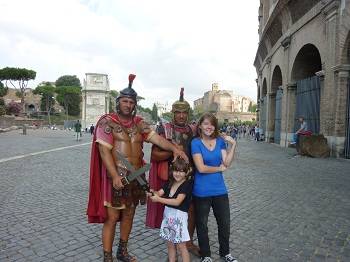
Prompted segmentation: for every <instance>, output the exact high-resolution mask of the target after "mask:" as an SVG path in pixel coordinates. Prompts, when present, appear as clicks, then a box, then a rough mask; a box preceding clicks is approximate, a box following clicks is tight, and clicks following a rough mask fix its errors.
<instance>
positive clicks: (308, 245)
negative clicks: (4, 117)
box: [0, 130, 350, 262]
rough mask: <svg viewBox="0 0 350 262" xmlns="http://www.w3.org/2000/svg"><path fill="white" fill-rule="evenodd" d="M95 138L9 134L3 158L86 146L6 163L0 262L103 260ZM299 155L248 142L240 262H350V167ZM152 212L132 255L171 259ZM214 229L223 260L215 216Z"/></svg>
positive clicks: (234, 189)
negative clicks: (93, 176)
mask: <svg viewBox="0 0 350 262" xmlns="http://www.w3.org/2000/svg"><path fill="white" fill-rule="evenodd" d="M90 139H91V137H90V136H89V135H86V136H83V138H82V141H81V142H76V141H75V140H74V133H73V132H64V131H59V130H55V131H52V130H46V131H43V130H29V132H28V135H27V136H23V135H19V132H18V131H14V132H10V133H5V134H0V146H1V153H0V160H1V159H4V158H8V157H12V156H16V155H21V154H28V153H31V152H37V151H42V150H46V149H53V148H56V147H63V146H69V145H78V144H80V146H77V147H73V148H67V149H64V150H60V151H54V152H48V153H45V154H38V155H34V156H28V157H24V158H20V159H17V160H9V161H5V162H0V261H6V262H7V261H102V257H101V253H102V252H101V249H102V248H101V240H100V234H101V225H92V224H87V222H86V216H85V209H86V201H87V193H88V164H89V152H90V145H86V144H85V143H86V142H89V140H90ZM149 149H150V147H149V146H146V147H145V150H146V156H149ZM293 153H294V151H293V150H292V149H282V148H280V147H278V146H275V145H271V144H266V143H256V142H253V141H246V140H243V139H242V140H240V141H239V147H238V152H237V156H236V160H235V162H234V164H233V167H232V168H231V169H230V170H228V171H227V172H226V173H225V178H226V182H227V185H228V188H229V195H230V205H231V249H232V253H233V254H234V255H235V256H236V257H237V258H238V261H239V262H243V261H350V244H349V242H350V161H347V160H342V159H312V158H305V157H300V158H293V157H292V156H293ZM146 159H147V158H146ZM145 212H146V210H145V207H144V206H140V207H138V209H137V214H136V217H135V221H134V227H133V231H132V235H131V239H130V243H129V249H130V251H131V252H132V253H133V254H134V255H136V256H137V257H138V259H139V261H166V260H167V253H166V246H165V243H164V242H163V241H162V240H161V239H160V238H159V237H158V231H157V230H149V229H146V228H145V226H144V220H145ZM209 231H210V241H211V248H212V253H213V258H214V261H219V256H218V243H217V227H216V222H215V219H214V218H213V215H212V214H211V215H210V220H209ZM116 239H118V233H117V235H116ZM193 261H198V260H197V259H193Z"/></svg>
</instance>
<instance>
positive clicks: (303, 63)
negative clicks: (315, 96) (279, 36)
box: [291, 44, 322, 82]
mask: <svg viewBox="0 0 350 262" xmlns="http://www.w3.org/2000/svg"><path fill="white" fill-rule="evenodd" d="M321 70H322V62H321V55H320V52H319V51H318V49H317V47H316V46H314V45H313V44H306V45H304V46H303V47H302V48H301V49H300V50H299V52H298V54H297V56H296V58H295V60H294V63H293V66H292V71H291V80H292V82H295V81H297V80H301V79H305V78H308V77H311V76H314V75H315V73H316V72H318V71H321Z"/></svg>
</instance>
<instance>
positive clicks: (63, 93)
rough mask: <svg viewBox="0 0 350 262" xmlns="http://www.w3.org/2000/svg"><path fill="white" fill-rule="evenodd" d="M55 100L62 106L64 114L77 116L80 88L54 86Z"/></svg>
mask: <svg viewBox="0 0 350 262" xmlns="http://www.w3.org/2000/svg"><path fill="white" fill-rule="evenodd" d="M56 93H57V97H56V98H57V101H58V103H59V104H60V105H61V106H63V107H64V109H65V111H66V115H73V116H79V114H80V102H81V89H80V87H77V86H59V87H56Z"/></svg>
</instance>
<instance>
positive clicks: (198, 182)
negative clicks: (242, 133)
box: [191, 137, 227, 197]
mask: <svg viewBox="0 0 350 262" xmlns="http://www.w3.org/2000/svg"><path fill="white" fill-rule="evenodd" d="M222 149H226V144H225V141H224V139H223V138H222V137H218V138H217V139H216V145H215V148H214V149H213V150H212V151H210V150H209V149H208V148H206V146H205V145H204V144H203V142H202V140H201V139H200V138H198V137H197V138H195V139H193V140H192V142H191V152H192V156H193V155H194V154H201V155H202V158H203V163H204V165H206V166H220V165H221V163H222V154H221V150H222ZM192 194H193V195H194V196H197V197H209V196H219V195H224V194H227V189H226V186H225V181H224V177H223V175H222V172H216V173H200V172H199V171H198V170H196V171H195V174H194V185H193V191H192Z"/></svg>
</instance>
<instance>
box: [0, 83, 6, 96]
mask: <svg viewBox="0 0 350 262" xmlns="http://www.w3.org/2000/svg"><path fill="white" fill-rule="evenodd" d="M7 91H8V87H6V86H4V84H3V83H1V82H0V97H3V96H6V95H7Z"/></svg>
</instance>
